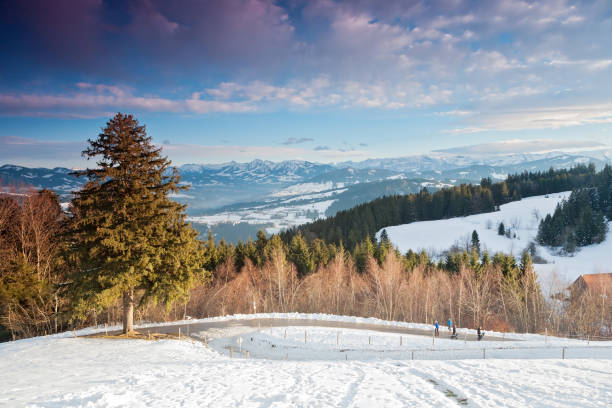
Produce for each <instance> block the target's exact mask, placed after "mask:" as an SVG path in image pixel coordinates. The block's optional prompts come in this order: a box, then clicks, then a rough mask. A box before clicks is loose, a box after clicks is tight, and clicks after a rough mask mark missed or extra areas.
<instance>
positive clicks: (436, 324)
mask: <svg viewBox="0 0 612 408" xmlns="http://www.w3.org/2000/svg"><path fill="white" fill-rule="evenodd" d="M434 326H436V330H435V331H434V334H435V336H436V337H438V336H440V323H438V321H437V320H436V321H435V322H434Z"/></svg>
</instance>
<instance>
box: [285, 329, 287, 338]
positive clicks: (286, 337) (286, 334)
mask: <svg viewBox="0 0 612 408" xmlns="http://www.w3.org/2000/svg"><path fill="white" fill-rule="evenodd" d="M285 338H287V329H285Z"/></svg>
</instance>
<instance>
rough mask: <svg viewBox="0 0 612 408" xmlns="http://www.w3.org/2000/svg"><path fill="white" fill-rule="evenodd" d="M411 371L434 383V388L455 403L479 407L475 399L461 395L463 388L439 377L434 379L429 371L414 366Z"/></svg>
mask: <svg viewBox="0 0 612 408" xmlns="http://www.w3.org/2000/svg"><path fill="white" fill-rule="evenodd" d="M410 373H411V374H414V375H416V376H418V377H420V378H422V379H423V380H425V381H427V382H428V383H430V384H432V385H433V388H434V389H435V390H436V391H438V392H439V393H440V394H441V395H443V396H445V397H447V398H449V399H450V400H452V401H453V402H454V403H456V404H457V405H459V406H463V407H479V405H478V404H476V403H474V402H473V401H470V400H469V399H468V398H467V397H463V396H462V395H461V390H459V389H457V388H456V387H453V386H451V385H449V384H447V383H445V382H443V381H442V380H440V379H439V378H435V379H434V378H432V377H431V376H430V375H429V374H428V373H425V372H423V371H420V370H417V369H416V368H414V367H413V368H411V369H410Z"/></svg>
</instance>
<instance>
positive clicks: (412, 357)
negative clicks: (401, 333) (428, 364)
mask: <svg viewBox="0 0 612 408" xmlns="http://www.w3.org/2000/svg"><path fill="white" fill-rule="evenodd" d="M411 354H412V356H411V360H414V350H412V353H411Z"/></svg>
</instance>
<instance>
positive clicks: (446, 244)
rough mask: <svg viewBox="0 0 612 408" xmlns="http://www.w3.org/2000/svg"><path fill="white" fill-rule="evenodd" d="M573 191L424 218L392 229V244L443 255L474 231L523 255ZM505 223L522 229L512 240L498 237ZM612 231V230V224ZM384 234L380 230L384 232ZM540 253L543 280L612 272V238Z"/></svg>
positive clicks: (485, 242) (493, 245) (487, 243)
mask: <svg viewBox="0 0 612 408" xmlns="http://www.w3.org/2000/svg"><path fill="white" fill-rule="evenodd" d="M569 194H570V192H564V193H559V194H551V195H549V196H536V197H530V198H525V199H523V200H521V201H516V202H512V203H508V204H505V205H502V206H501V208H500V211H497V212H493V213H486V214H477V215H471V216H468V217H457V218H451V219H447V220H439V221H423V222H415V223H412V224H404V225H397V226H392V227H387V228H386V230H387V233H388V235H389V238H390V240H391V242H392V243H393V244H394V245H396V246H397V247H398V248H399V249H400V251H402V252H406V251H408V250H409V249H412V250H420V249H424V250H426V251H428V252H430V253H433V254H440V253H442V252H443V251H445V250H448V249H449V248H450V247H451V246H453V245H455V244H459V246H461V245H465V243H466V242H467V241H469V239H470V237H471V234H472V231H474V230H476V231H477V232H478V235H479V237H480V242H481V247H482V248H483V249H485V248H486V249H488V250H489V252H490V253H491V254H492V253H494V252H499V251H502V252H505V253H512V254H514V255H515V256H517V257H519V256H520V255H521V253H522V252H523V250H524V249H525V248H526V247H527V245H528V244H529V242H530V241H533V240H534V239H535V236H536V234H537V232H538V225H539V222H540V220H541V219H542V218H543V217H545V216H546V215H547V214H551V213H553V212H554V210H555V207H556V206H557V203H559V202H560V201H561V200H562V199H564V198H567V197H568V196H569ZM500 222H503V223H504V225H505V227H506V229H507V228H511V230H512V231H513V232H514V233H516V237H514V234H513V235H512V237H511V238H507V237H505V236H499V235H497V226H498V224H499V223H500ZM611 230H612V228H611ZM378 234H380V231H379V232H378ZM538 250H539V253H540V255H541V256H542V257H543V258H544V259H546V260H547V262H548V264H541V265H535V268H536V270H537V272H538V273H539V274H540V276H541V278H543V279H548V277H549V276H551V274H553V273H555V274H556V275H557V276H558V277H559V278H560V279H562V280H565V281H573V280H574V279H576V278H577V277H578V276H580V275H582V274H585V273H601V272H610V271H612V262H611V259H612V258H611V256H610V254H612V238H611V237H610V234H608V237H607V239H606V240H605V241H604V242H603V243H601V244H598V245H592V246H590V247H585V248H581V249H579V251H577V252H576V254H575V255H574V256H571V257H570V256H560V255H558V254H556V253H555V252H554V251H551V250H550V249H548V248H543V247H539V246H538Z"/></svg>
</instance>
